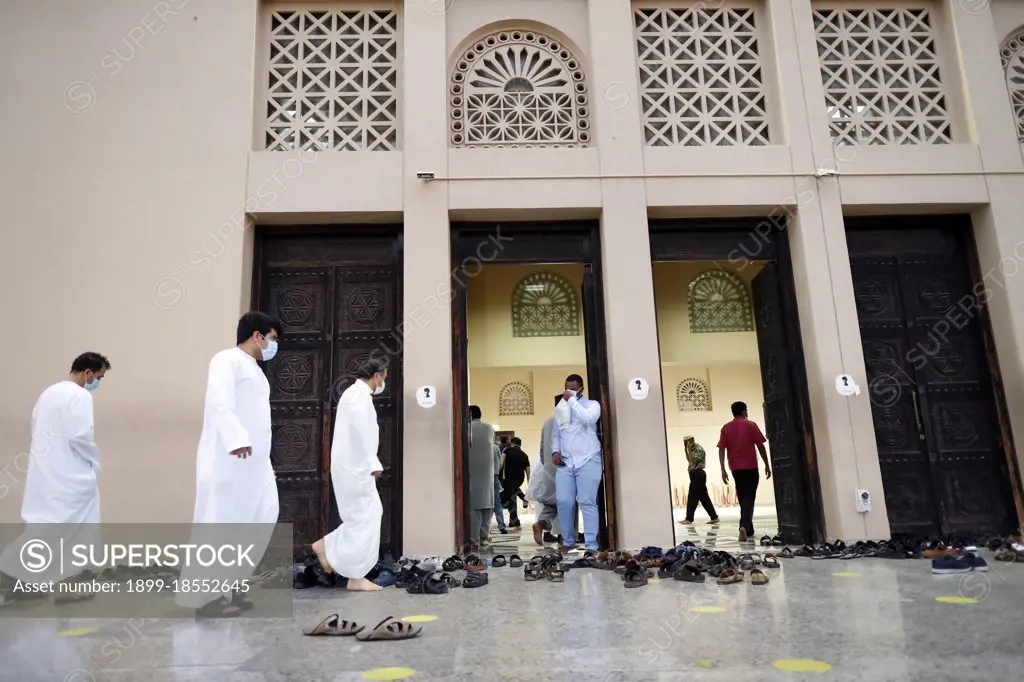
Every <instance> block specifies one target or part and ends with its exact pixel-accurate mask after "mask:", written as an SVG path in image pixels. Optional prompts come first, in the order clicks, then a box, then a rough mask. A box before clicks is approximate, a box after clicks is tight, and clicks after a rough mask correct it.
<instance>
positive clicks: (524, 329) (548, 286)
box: [512, 272, 580, 337]
mask: <svg viewBox="0 0 1024 682" xmlns="http://www.w3.org/2000/svg"><path fill="white" fill-rule="evenodd" d="M579 334H580V314H579V308H578V307H577V305H576V293H575V292H574V291H573V287H572V284H570V283H569V280H567V279H565V278H564V277H561V276H559V275H556V274H554V273H551V272H535V273H532V274H530V275H527V276H526V277H524V278H523V279H522V280H521V281H520V282H519V284H518V285H517V286H516V288H515V291H514V292H513V294H512V336H517V337H523V336H527V337H529V336H579Z"/></svg>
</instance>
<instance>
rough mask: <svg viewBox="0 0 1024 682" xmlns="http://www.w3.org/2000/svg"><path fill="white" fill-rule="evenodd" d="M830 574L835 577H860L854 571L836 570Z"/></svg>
mask: <svg viewBox="0 0 1024 682" xmlns="http://www.w3.org/2000/svg"><path fill="white" fill-rule="evenodd" d="M832 575H834V576H835V577H837V578H859V577H860V573H856V572H854V571H837V572H835V573H833V574H832Z"/></svg>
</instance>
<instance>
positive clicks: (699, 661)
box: [697, 658, 711, 668]
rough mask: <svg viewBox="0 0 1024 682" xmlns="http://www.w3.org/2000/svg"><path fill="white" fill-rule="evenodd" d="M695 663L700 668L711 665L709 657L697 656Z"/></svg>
mask: <svg viewBox="0 0 1024 682" xmlns="http://www.w3.org/2000/svg"><path fill="white" fill-rule="evenodd" d="M697 665H699V666H700V667H702V668H710V667H711V659H710V658H698V659H697Z"/></svg>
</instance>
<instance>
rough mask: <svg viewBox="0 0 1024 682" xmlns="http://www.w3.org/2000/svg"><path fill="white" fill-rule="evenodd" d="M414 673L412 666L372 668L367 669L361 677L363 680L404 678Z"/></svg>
mask: <svg viewBox="0 0 1024 682" xmlns="http://www.w3.org/2000/svg"><path fill="white" fill-rule="evenodd" d="M415 674H416V671H415V670H413V669H412V668H374V669H373V670H367V671H366V672H365V673H363V675H362V677H363V679H364V680H404V679H406V678H408V677H412V676H413V675H415Z"/></svg>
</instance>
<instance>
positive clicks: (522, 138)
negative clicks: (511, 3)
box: [448, 30, 590, 147]
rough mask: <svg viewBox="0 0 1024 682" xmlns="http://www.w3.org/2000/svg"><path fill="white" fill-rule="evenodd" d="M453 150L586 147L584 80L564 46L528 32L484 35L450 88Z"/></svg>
mask: <svg viewBox="0 0 1024 682" xmlns="http://www.w3.org/2000/svg"><path fill="white" fill-rule="evenodd" d="M448 94H449V105H450V109H451V143H452V145H453V146H455V147H585V146H587V145H588V144H589V143H590V110H589V108H588V103H587V82H586V78H585V77H584V74H583V69H582V68H580V64H579V61H578V60H577V59H576V58H575V57H574V56H573V55H572V53H571V52H570V51H569V50H568V49H567V48H566V46H565V45H562V44H560V43H558V42H557V41H555V40H552V39H551V38H548V37H547V36H545V35H541V34H538V33H533V32H532V31H519V30H510V31H500V32H498V33H493V34H491V35H489V36H485V37H483V38H481V39H480V40H478V41H477V42H476V43H475V44H474V45H473V46H472V47H470V48H469V49H468V50H466V51H465V52H464V53H463V54H462V57H461V59H459V61H458V62H456V64H455V69H454V70H453V71H452V78H451V84H450V86H449V93H448Z"/></svg>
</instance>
